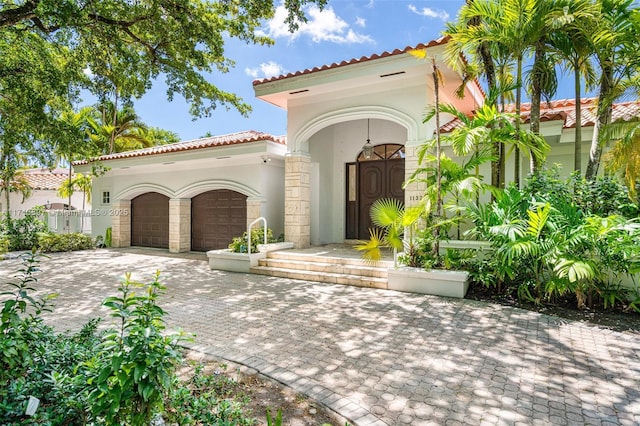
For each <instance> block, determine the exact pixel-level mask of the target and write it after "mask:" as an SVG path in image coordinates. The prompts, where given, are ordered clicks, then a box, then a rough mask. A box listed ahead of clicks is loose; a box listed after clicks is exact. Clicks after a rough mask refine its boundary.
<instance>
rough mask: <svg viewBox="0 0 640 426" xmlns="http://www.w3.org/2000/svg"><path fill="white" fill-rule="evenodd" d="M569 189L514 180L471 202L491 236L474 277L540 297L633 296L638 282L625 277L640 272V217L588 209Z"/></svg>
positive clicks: (611, 300) (614, 299)
mask: <svg viewBox="0 0 640 426" xmlns="http://www.w3.org/2000/svg"><path fill="white" fill-rule="evenodd" d="M564 189H565V191H562V192H555V191H554V192H546V193H545V192H541V191H539V190H536V191H535V192H532V191H531V188H525V189H524V190H519V189H517V188H515V187H513V186H512V187H509V188H507V189H506V190H504V191H496V198H495V201H493V202H491V203H489V204H486V205H475V204H469V205H468V206H467V208H466V211H467V213H468V215H469V217H470V218H471V219H472V220H473V222H474V224H475V227H474V228H473V229H472V230H471V233H472V234H473V236H475V237H478V238H481V239H483V240H486V241H489V242H490V243H491V249H490V254H489V255H486V256H484V257H483V258H482V259H480V260H479V261H478V262H477V263H476V267H475V268H473V269H474V271H473V272H472V277H473V278H474V279H475V280H477V281H479V282H481V283H483V284H485V285H487V286H495V287H496V289H497V290H498V291H500V292H503V291H510V290H515V291H517V294H518V296H519V297H520V298H521V299H527V300H530V301H533V302H536V303H541V302H549V301H554V300H557V299H558V298H563V297H567V296H575V299H576V301H577V305H578V307H579V308H585V307H593V306H594V305H595V304H602V305H603V306H604V307H605V308H607V307H611V306H614V305H616V304H619V303H622V304H627V303H628V299H629V296H630V295H629V293H630V292H631V293H633V291H634V290H633V289H631V288H629V287H625V286H623V285H621V283H622V282H623V281H624V280H625V279H626V278H628V277H630V276H631V275H632V274H634V273H638V272H640V223H639V222H638V220H637V219H629V218H627V217H625V216H623V215H621V214H613V215H607V216H605V215H599V214H597V212H596V213H594V212H588V211H586V209H584V208H583V206H581V205H580V204H578V203H576V202H575V199H574V198H573V196H572V193H571V192H570V188H569V187H565V188H564ZM631 296H632V297H631V298H632V299H633V298H637V297H638V295H637V294H635V293H633V294H632V295H631ZM632 307H635V308H636V309H638V308H640V306H636V304H632Z"/></svg>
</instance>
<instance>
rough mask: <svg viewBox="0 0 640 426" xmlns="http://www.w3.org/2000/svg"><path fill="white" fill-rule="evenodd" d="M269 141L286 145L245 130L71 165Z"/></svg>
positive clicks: (263, 134) (279, 139)
mask: <svg viewBox="0 0 640 426" xmlns="http://www.w3.org/2000/svg"><path fill="white" fill-rule="evenodd" d="M261 141H270V142H274V143H277V144H280V145H286V138H285V137H283V136H273V135H270V134H268V133H262V132H256V131H254V130H247V131H244V132H237V133H230V134H227V135H221V136H211V137H207V138H200V139H194V140H190V141H181V142H176V143H172V144H167V145H160V146H153V147H150V148H143V149H137V150H135V151H125V152H118V153H115V154H109V155H102V156H100V157H97V158H93V159H91V160H82V161H75V162H74V163H73V164H78V165H79V164H88V163H89V162H91V161H98V160H99V161H106V160H116V159H122V158H132V157H144V156H147V155H156V154H167V153H171V152H181V151H192V150H196V149H204V148H212V147H217V146H229V145H238V144H244V143H252V142H261Z"/></svg>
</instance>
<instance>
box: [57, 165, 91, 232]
mask: <svg viewBox="0 0 640 426" xmlns="http://www.w3.org/2000/svg"><path fill="white" fill-rule="evenodd" d="M92 186H93V180H92V176H91V175H83V174H82V173H77V174H76V175H75V176H74V177H73V178H72V179H69V178H67V179H65V180H64V182H62V184H61V185H60V188H58V195H60V196H61V197H63V198H66V197H69V200H71V196H72V195H73V193H74V192H75V191H76V190H78V191H82V211H83V212H84V210H85V209H86V203H90V202H91V188H92ZM69 206H71V201H69ZM80 217H81V219H80V229H81V230H84V214H81V216H80Z"/></svg>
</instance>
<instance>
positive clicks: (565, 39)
mask: <svg viewBox="0 0 640 426" xmlns="http://www.w3.org/2000/svg"><path fill="white" fill-rule="evenodd" d="M593 6H594V5H593V3H592V2H591V1H590V0H576V1H573V2H570V4H569V6H568V8H567V11H570V9H569V8H575V9H579V10H580V11H581V13H580V14H579V15H577V18H576V19H574V20H573V21H572V22H571V23H569V24H568V25H565V26H564V27H563V29H562V31H554V32H553V33H551V34H550V36H549V45H550V46H549V47H550V49H551V56H552V58H554V59H555V60H554V61H553V62H557V63H559V64H560V65H561V66H562V68H563V69H564V71H565V72H573V77H574V93H575V104H576V105H575V117H576V127H575V140H574V150H573V151H574V154H573V169H574V170H575V171H577V172H579V173H581V172H582V103H581V99H582V84H583V82H584V85H585V89H586V90H590V89H591V88H593V86H594V84H595V82H596V71H595V68H594V67H593V62H592V61H591V58H592V56H593V49H592V48H591V45H590V43H589V29H590V28H593V25H594V12H595V10H594V8H593ZM574 15H575V14H574Z"/></svg>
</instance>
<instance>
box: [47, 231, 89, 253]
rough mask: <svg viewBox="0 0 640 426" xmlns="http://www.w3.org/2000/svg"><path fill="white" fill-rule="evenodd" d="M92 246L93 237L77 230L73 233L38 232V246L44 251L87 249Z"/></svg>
mask: <svg viewBox="0 0 640 426" xmlns="http://www.w3.org/2000/svg"><path fill="white" fill-rule="evenodd" d="M94 247H95V244H94V241H93V239H92V238H91V237H90V236H89V235H87V234H82V233H79V232H77V233H73V234H50V233H40V234H39V235H38V248H39V249H40V250H41V251H42V252H44V253H55V252H60V251H75V250H88V249H92V248H94Z"/></svg>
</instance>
